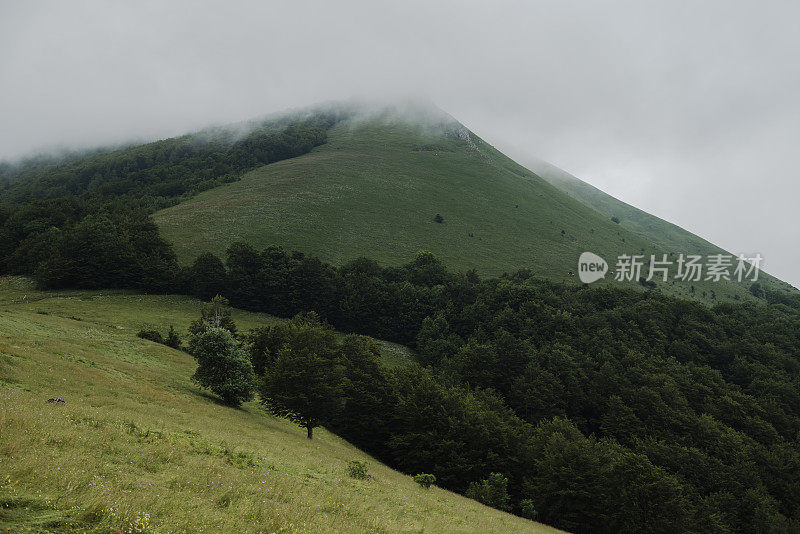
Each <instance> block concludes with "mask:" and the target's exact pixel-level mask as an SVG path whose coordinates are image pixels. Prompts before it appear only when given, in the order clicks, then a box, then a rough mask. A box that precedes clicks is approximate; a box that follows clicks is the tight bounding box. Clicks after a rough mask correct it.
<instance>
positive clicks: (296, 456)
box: [0, 279, 558, 533]
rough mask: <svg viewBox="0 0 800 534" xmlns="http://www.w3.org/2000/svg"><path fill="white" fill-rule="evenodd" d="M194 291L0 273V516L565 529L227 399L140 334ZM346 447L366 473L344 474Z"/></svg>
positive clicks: (187, 316)
mask: <svg viewBox="0 0 800 534" xmlns="http://www.w3.org/2000/svg"><path fill="white" fill-rule="evenodd" d="M200 305H201V303H200V302H199V301H196V300H194V299H190V298H186V297H176V296H147V295H138V294H132V293H122V292H110V293H109V292H102V293H100V292H78V291H69V292H48V293H41V292H37V291H34V290H33V289H32V288H31V287H30V286H28V285H24V284H21V283H20V280H19V279H11V280H5V281H0V503H1V504H0V528H2V530H3V532H5V531H6V530H8V531H9V532H201V531H204V530H213V531H216V532H241V533H245V532H284V533H300V532H358V533H362V532H375V533H377V532H401V531H402V532H448V533H450V532H534V533H547V532H558V531H557V530H555V529H552V528H549V527H546V526H544V525H541V524H538V523H534V522H530V521H526V520H524V519H521V518H519V517H515V516H512V515H509V514H505V513H503V512H500V511H498V510H495V509H492V508H488V507H485V506H483V505H481V504H479V503H477V502H475V501H472V500H469V499H466V498H464V497H461V496H459V495H456V494H453V493H450V492H448V491H445V490H442V489H439V488H436V487H433V488H431V489H430V490H429V491H426V490H423V489H422V488H420V487H419V486H417V485H416V484H415V483H414V482H413V481H412V480H411V477H408V476H405V475H401V474H400V473H398V472H396V471H394V470H392V469H389V468H388V467H386V466H384V465H382V464H380V463H379V462H376V461H375V460H373V459H371V458H369V457H368V456H367V455H365V454H364V453H362V452H361V451H359V450H357V449H356V448H354V447H352V446H351V445H349V444H348V443H346V442H344V441H343V440H341V439H339V438H337V437H336V436H335V435H333V434H330V433H328V432H325V431H324V430H321V429H320V431H319V432H317V433H316V435H315V439H314V441H313V442H309V441H308V440H307V439H306V438H305V433H304V432H302V430H301V429H299V428H298V427H296V426H294V425H292V424H291V423H288V422H287V421H285V420H282V419H277V418H274V417H272V416H269V415H267V414H266V413H264V411H263V409H262V408H261V407H260V405H259V404H258V403H256V402H252V403H248V404H245V405H244V406H243V407H242V409H232V408H228V407H225V406H222V405H220V404H219V403H218V402H216V401H215V400H214V399H213V398H212V396H210V395H208V394H206V393H205V392H203V391H202V390H200V389H199V388H198V387H197V386H196V385H195V384H194V383H192V382H191V381H190V379H189V377H190V376H191V374H192V372H193V371H194V369H195V362H194V360H193V359H192V358H191V357H190V356H189V355H187V354H185V353H183V352H179V351H175V350H172V349H169V348H167V347H165V346H163V345H159V344H156V343H152V342H149V341H145V340H143V339H139V338H137V337H136V332H137V331H138V329H139V328H141V327H144V326H151V327H152V326H158V327H163V326H164V325H165V324H169V323H172V324H174V325H175V327H176V328H177V329H178V330H179V331H181V332H185V331H186V328H187V327H188V324H189V322H190V321H191V320H193V319H194V318H195V317H196V316H197V315H198V314H199V309H200ZM234 319H235V320H236V322H237V323H238V324H239V326H240V328H242V329H243V330H246V329H249V328H251V327H255V326H258V325H263V324H264V323H265V322H271V321H275V320H276V319H274V318H271V317H269V316H265V315H261V314H254V313H245V312H240V311H235V312H234ZM53 397H60V398H63V399H64V400H65V401H66V402H65V403H64V404H63V405H61V404H54V403H47V402H46V401H47V399H49V398H53ZM353 459H358V460H365V461H367V462H369V471H370V473H371V474H373V476H374V479H372V480H366V481H359V480H355V479H352V478H349V477H348V476H347V463H348V462H349V461H350V460H353Z"/></svg>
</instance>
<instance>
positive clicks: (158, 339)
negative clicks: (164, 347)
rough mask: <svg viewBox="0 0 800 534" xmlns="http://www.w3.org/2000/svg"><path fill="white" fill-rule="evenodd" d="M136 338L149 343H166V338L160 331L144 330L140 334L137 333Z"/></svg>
mask: <svg viewBox="0 0 800 534" xmlns="http://www.w3.org/2000/svg"><path fill="white" fill-rule="evenodd" d="M136 336H137V337H140V338H142V339H146V340H148V341H153V342H154V343H162V344H163V343H164V336H162V335H161V332H159V331H158V330H152V329H151V330H148V329H145V328H142V329H141V330H139V332H137V334H136Z"/></svg>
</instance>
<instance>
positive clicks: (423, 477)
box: [414, 473, 436, 489]
mask: <svg viewBox="0 0 800 534" xmlns="http://www.w3.org/2000/svg"><path fill="white" fill-rule="evenodd" d="M414 482H416V483H417V484H419V485H420V486H421V487H423V488H425V489H430V487H431V485H432V484H436V477H435V476H434V475H431V474H430V473H419V474H416V475H414Z"/></svg>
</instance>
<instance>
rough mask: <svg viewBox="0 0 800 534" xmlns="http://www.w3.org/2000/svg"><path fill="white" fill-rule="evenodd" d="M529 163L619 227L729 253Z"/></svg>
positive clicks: (693, 248) (663, 242)
mask: <svg viewBox="0 0 800 534" xmlns="http://www.w3.org/2000/svg"><path fill="white" fill-rule="evenodd" d="M529 166H530V168H531V169H534V170H535V171H536V173H537V174H538V175H539V176H541V177H542V178H544V179H545V180H547V181H548V182H550V183H551V184H552V185H554V186H555V187H557V188H558V189H560V190H561V191H563V192H564V193H566V194H568V195H569V196H571V197H572V198H574V199H576V200H578V201H580V202H582V203H584V204H586V205H587V206H589V207H591V208H594V209H595V210H597V211H598V212H600V213H601V214H603V215H605V216H606V217H609V218H610V217H617V218H619V220H620V222H619V225H620V226H622V227H623V228H626V229H627V230H630V231H631V232H633V233H635V234H636V235H638V236H640V237H642V238H644V239H647V240H648V241H650V242H651V243H655V244H657V245H660V246H661V247H663V248H666V249H667V250H675V251H683V252H684V253H685V254H700V255H709V254H727V253H728V252H727V251H725V250H723V249H721V248H720V247H718V246H716V245H715V244H713V243H710V242H709V241H706V240H705V239H703V238H702V237H699V236H697V235H695V234H693V233H691V232H689V231H687V230H684V229H683V228H681V227H680V226H678V225H676V224H673V223H671V222H668V221H665V220H664V219H661V218H659V217H656V216H655V215H651V214H649V213H647V212H646V211H642V210H640V209H638V208H636V207H634V206H631V205H630V204H626V203H625V202H622V201H621V200H618V199H616V198H614V197H612V196H611V195H609V194H608V193H605V192H603V191H601V190H600V189H598V188H596V187H594V186H593V185H590V184H587V183H586V182H584V181H583V180H581V179H579V178H576V177H575V176H573V175H571V174H569V173H568V172H565V171H563V170H561V169H559V168H558V167H555V166H553V165H550V164H549V163H546V162H543V161H533V162H531V163H530V164H529ZM763 278H764V279H765V280H766V282H765V283H766V285H768V286H769V287H772V288H775V289H786V290H792V289H793V288H792V286H791V285H790V284H788V283H786V282H782V281H779V280H777V279H776V278H774V277H772V276H770V275H768V274H766V273H763Z"/></svg>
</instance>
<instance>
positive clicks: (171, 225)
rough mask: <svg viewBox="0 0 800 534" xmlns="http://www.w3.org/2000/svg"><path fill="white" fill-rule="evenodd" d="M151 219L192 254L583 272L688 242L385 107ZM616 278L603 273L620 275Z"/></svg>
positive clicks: (434, 119) (674, 288) (463, 136)
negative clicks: (616, 217) (288, 253)
mask: <svg viewBox="0 0 800 534" xmlns="http://www.w3.org/2000/svg"><path fill="white" fill-rule="evenodd" d="M437 214H440V215H441V216H442V217H443V222H442V223H437V222H435V221H434V217H435V215H437ZM155 220H156V222H157V224H158V225H159V227H160V228H161V231H162V232H163V235H164V236H165V237H166V238H167V239H168V240H169V241H170V242H171V243H172V244H173V245H174V246H175V249H176V252H177V253H178V256H179V259H180V260H181V261H183V262H184V263H187V262H190V261H192V260H193V259H194V258H195V257H196V256H197V255H199V254H200V253H202V252H207V251H210V252H214V253H216V254H218V255H220V256H223V255H224V252H225V249H226V248H227V246H228V245H229V244H230V243H232V242H234V241H237V240H244V241H247V242H249V243H251V244H253V245H254V246H256V247H257V248H262V247H265V246H268V245H273V244H277V245H281V246H283V247H285V248H287V249H296V250H300V251H303V252H307V253H313V254H316V255H319V256H320V257H322V258H323V259H325V260H328V261H331V262H333V263H343V262H346V261H348V260H351V259H354V258H356V257H359V256H367V257H370V258H374V259H377V260H379V261H381V262H384V263H386V264H390V265H397V264H400V263H403V262H406V261H409V260H410V259H411V258H412V257H413V256H414V254H415V253H416V252H417V251H419V250H421V249H424V250H429V251H431V252H433V253H434V254H436V255H437V256H438V257H440V258H442V259H443V260H444V261H445V262H446V263H447V264H448V265H451V266H453V267H454V268H457V269H461V270H468V269H476V270H477V271H478V272H479V273H481V274H485V275H499V274H501V273H503V272H506V271H507V272H512V271H516V270H518V269H530V270H531V271H532V272H533V274H534V275H537V276H542V277H547V278H550V279H554V280H558V281H564V282H566V283H578V280H577V278H576V277H575V276H574V274H572V273H574V272H576V271H577V262H578V257H579V256H580V254H581V253H582V252H584V251H592V252H595V253H597V254H599V255H600V256H602V257H603V258H605V259H606V260H607V261H608V263H609V264H610V266H611V268H612V269H613V266H614V263H615V261H616V258H617V256H619V255H621V254H643V255H645V257H646V258H649V257H650V255H651V254H656V255H657V256H659V257H660V256H661V255H662V254H665V253H669V252H674V253H675V254H678V253H681V252H683V253H686V252H688V251H687V250H686V249H684V248H682V246H679V245H681V243H679V242H669V241H664V240H656V239H655V238H654V237H653V236H652V235H648V234H640V233H638V232H636V231H635V229H634V228H631V227H629V226H625V225H618V224H615V223H614V222H612V221H611V220H610V218H609V217H608V216H606V215H604V214H603V213H601V212H599V211H597V210H596V209H593V208H592V207H589V206H587V205H585V204H584V203H583V202H582V201H579V200H577V199H575V198H572V197H571V196H570V195H568V194H565V193H564V192H563V191H561V190H560V189H558V188H557V187H554V186H553V185H552V184H550V183H549V182H548V181H546V180H544V179H542V178H541V177H539V176H538V175H536V174H535V173H533V172H531V171H530V170H528V169H526V168H524V167H522V166H520V165H518V164H516V163H515V162H514V161H512V160H511V159H509V158H508V157H506V156H504V155H503V154H502V153H500V152H499V151H497V150H495V149H494V148H493V147H491V146H490V145H488V144H487V143H485V142H484V141H482V140H481V139H480V138H478V137H477V136H475V135H474V134H473V133H472V132H470V131H468V130H467V129H466V128H465V127H463V126H462V125H461V124H459V123H458V122H456V121H455V120H453V119H452V118H451V117H449V116H445V115H444V114H442V113H441V112H438V111H436V110H425V109H422V110H417V114H416V116H415V117H413V118H408V117H407V116H399V115H397V114H393V113H392V112H391V111H383V112H378V113H372V114H364V115H356V116H355V117H351V118H350V119H348V120H343V121H341V122H339V123H337V124H336V125H335V126H333V127H332V128H331V129H330V130H328V136H327V142H326V143H325V144H324V145H322V146H319V147H317V148H315V149H314V150H312V151H311V152H310V153H309V154H306V155H303V156H300V157H297V158H294V159H289V160H284V161H281V162H277V163H274V164H270V165H266V166H263V167H260V168H258V169H256V170H254V171H252V172H250V173H248V174H246V175H244V176H243V177H242V179H241V180H240V181H239V182H236V183H232V184H226V185H223V186H221V187H218V188H215V189H213V190H210V191H206V192H204V193H201V194H199V195H197V196H195V197H194V198H191V199H189V200H187V201H185V202H183V203H181V204H178V205H176V206H173V207H170V208H168V209H165V210H162V211H160V212H157V213H156V214H155ZM658 232H659V230H658V229H656V230H654V231H653V233H654V234H658ZM611 278H612V276H610V275H609V276H607V282H606V283H615V282H612V281H610V279H611ZM601 283H602V282H601ZM768 283H774V282H768ZM627 284H628V285H637V284H636V283H635V282H627ZM691 285H694V286H695V291H692V289H691ZM748 286H749V284H744V283H742V284H737V283H725V282H721V283H712V282H703V281H701V282H697V283H693V284H689V283H673V282H672V281H668V282H666V283H659V284H658V287H659V289H660V290H662V291H664V292H667V293H670V294H674V295H679V296H684V297H689V298H697V299H701V300H703V299H704V300H707V301H709V302H712V301H713V300H716V301H721V300H725V299H733V298H739V299H741V298H751V295H750V294H749V292H748V291H747V287H748ZM712 292H713V293H712Z"/></svg>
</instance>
